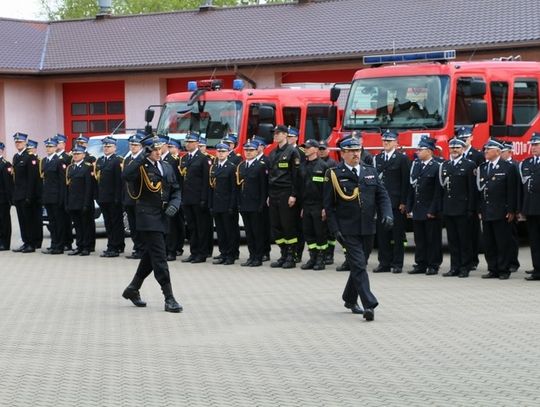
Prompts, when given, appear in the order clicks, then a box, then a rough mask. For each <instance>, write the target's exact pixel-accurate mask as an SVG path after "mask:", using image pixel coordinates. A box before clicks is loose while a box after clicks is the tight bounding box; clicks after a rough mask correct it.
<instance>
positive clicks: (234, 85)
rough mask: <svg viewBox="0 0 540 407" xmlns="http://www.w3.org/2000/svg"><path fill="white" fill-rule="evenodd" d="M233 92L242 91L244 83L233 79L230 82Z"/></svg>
mask: <svg viewBox="0 0 540 407" xmlns="http://www.w3.org/2000/svg"><path fill="white" fill-rule="evenodd" d="M232 88H233V90H242V89H244V81H243V80H242V79H235V80H233V82H232Z"/></svg>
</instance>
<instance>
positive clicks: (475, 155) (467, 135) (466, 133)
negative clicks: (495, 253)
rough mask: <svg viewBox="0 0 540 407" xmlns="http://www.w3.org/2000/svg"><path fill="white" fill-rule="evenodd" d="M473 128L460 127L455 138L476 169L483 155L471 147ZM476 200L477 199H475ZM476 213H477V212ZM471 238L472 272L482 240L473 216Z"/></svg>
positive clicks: (477, 218) (476, 219) (481, 161)
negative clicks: (463, 146) (458, 140)
mask: <svg viewBox="0 0 540 407" xmlns="http://www.w3.org/2000/svg"><path fill="white" fill-rule="evenodd" d="M472 133H473V128H472V126H462V127H460V128H459V129H457V131H456V137H457V138H459V139H460V140H463V141H464V142H465V144H466V145H465V151H464V153H463V155H464V157H465V158H466V159H467V160H471V161H472V162H473V163H474V164H475V165H476V167H477V168H478V167H480V165H481V164H482V163H483V162H484V161H485V158H484V154H482V153H481V152H480V151H478V150H477V149H475V148H474V147H473V146H472V144H471V143H472V140H473V134H472ZM477 199H478V197H477ZM477 213H478V212H477ZM471 236H472V239H471V240H472V245H473V246H472V247H473V270H475V269H476V267H478V263H479V253H480V241H481V240H482V232H481V230H480V219H479V217H478V216H473V217H472V218H471Z"/></svg>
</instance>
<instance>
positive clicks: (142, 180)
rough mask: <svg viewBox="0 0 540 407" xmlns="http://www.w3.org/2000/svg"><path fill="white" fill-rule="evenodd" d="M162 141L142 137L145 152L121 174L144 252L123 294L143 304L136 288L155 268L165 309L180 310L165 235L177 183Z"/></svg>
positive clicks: (175, 203)
mask: <svg viewBox="0 0 540 407" xmlns="http://www.w3.org/2000/svg"><path fill="white" fill-rule="evenodd" d="M163 144H164V141H163V140H162V139H160V138H159V137H157V136H149V137H147V138H146V139H143V140H142V145H143V146H144V153H143V154H141V155H139V156H138V157H137V158H135V159H134V160H132V161H131V162H130V163H129V165H128V166H127V167H126V168H125V169H124V172H123V174H122V176H123V178H124V180H125V181H127V182H128V183H129V185H128V188H129V190H130V193H131V194H132V195H133V199H135V201H136V203H135V211H136V222H137V226H136V227H137V230H138V232H139V233H140V234H141V239H142V241H143V243H144V253H143V256H142V258H141V260H140V262H139V266H138V267H137V271H136V272H135V276H134V277H133V280H132V281H131V283H129V285H128V286H127V287H126V289H125V290H124V292H123V293H122V296H123V297H124V298H125V299H128V300H130V301H131V302H132V303H133V304H134V305H135V306H137V307H145V306H146V302H144V301H143V300H142V299H141V296H140V293H139V290H140V288H141V286H142V284H143V282H144V280H145V278H146V277H148V276H149V275H150V273H152V271H153V272H154V276H155V278H156V280H157V282H158V283H159V285H160V286H161V290H162V292H163V296H164V297H165V311H167V312H175V313H177V312H181V311H182V310H183V307H182V306H181V305H180V304H179V303H178V302H177V301H176V299H175V298H174V295H173V290H172V285H171V278H170V274H169V266H168V265H167V249H166V243H165V235H166V233H167V232H168V230H169V225H168V223H169V220H170V218H171V217H173V216H174V215H175V214H176V212H177V211H178V208H179V207H180V204H181V195H180V186H179V184H178V180H177V178H176V176H175V175H174V170H173V168H172V167H171V166H170V165H169V163H167V162H166V161H163V160H161V147H162V146H163Z"/></svg>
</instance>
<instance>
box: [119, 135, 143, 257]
mask: <svg viewBox="0 0 540 407" xmlns="http://www.w3.org/2000/svg"><path fill="white" fill-rule="evenodd" d="M144 137H146V133H144V132H143V131H140V130H138V131H137V132H136V133H135V134H134V135H132V136H130V137H129V139H128V143H129V153H128V154H127V155H126V157H125V158H124V168H123V169H122V174H123V172H124V170H125V168H126V167H127V166H128V165H129V163H130V162H132V161H133V160H134V159H136V158H137V157H138V156H139V155H141V154H142V152H143V151H142V145H141V140H142V139H143V138H144ZM136 193H137V191H131V190H129V189H128V183H127V182H124V185H123V189H122V204H123V206H124V211H125V212H126V214H127V218H128V224H129V234H130V236H131V240H132V242H133V251H132V252H131V254H129V255H127V256H126V258H128V259H141V258H142V255H143V252H144V243H143V242H142V240H141V236H140V233H139V232H138V231H137V226H136V225H137V223H136V220H135V219H136V214H135V199H134V198H133V197H134V196H136Z"/></svg>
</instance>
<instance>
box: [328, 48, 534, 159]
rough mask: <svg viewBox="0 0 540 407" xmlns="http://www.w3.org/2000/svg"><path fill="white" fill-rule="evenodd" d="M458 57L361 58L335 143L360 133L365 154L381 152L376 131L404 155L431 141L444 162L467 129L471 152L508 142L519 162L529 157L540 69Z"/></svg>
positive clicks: (452, 54) (526, 64)
mask: <svg viewBox="0 0 540 407" xmlns="http://www.w3.org/2000/svg"><path fill="white" fill-rule="evenodd" d="M455 57H456V52H455V51H453V50H449V51H434V52H419V53H407V54H391V55H375V56H365V57H364V65H368V66H369V67H368V68H364V69H362V70H359V71H357V72H356V74H355V75H354V77H353V81H352V84H351V88H350V91H349V95H348V98H347V102H346V106H345V109H344V115H343V120H342V125H341V128H340V131H339V132H337V133H335V134H333V135H332V142H333V143H334V144H333V145H335V143H336V142H337V141H338V140H339V139H340V138H342V137H344V136H346V135H347V134H348V133H351V132H353V131H361V132H362V134H363V142H364V146H365V148H367V149H373V150H376V149H380V148H381V139H380V134H381V132H382V131H384V130H386V129H392V130H395V131H397V132H398V133H399V143H400V145H401V146H402V147H403V148H404V149H409V150H413V149H415V148H416V146H417V144H418V141H419V140H420V138H421V137H422V136H425V135H428V136H430V137H433V138H435V139H437V144H438V146H440V147H441V149H442V154H443V155H444V156H445V157H447V156H448V147H447V141H448V140H449V139H450V138H452V137H453V136H454V134H455V130H456V129H457V128H459V127H461V126H466V125H467V126H474V128H473V145H474V146H475V147H476V148H480V149H481V148H482V147H483V145H484V144H485V142H486V140H487V139H489V138H490V137H493V138H497V139H500V140H506V141H512V142H513V144H514V151H515V157H516V158H518V159H522V158H524V157H525V156H527V155H528V154H529V153H530V152H529V145H528V144H527V141H528V140H529V139H530V136H531V134H532V133H533V132H537V131H540V117H539V113H540V109H539V90H538V84H539V81H540V63H538V62H525V61H517V60H504V59H500V60H490V61H474V62H472V61H471V62H469V61H451V60H453V59H455ZM331 93H333V96H332V100H336V98H337V96H336V94H337V92H331ZM331 144H332V143H331Z"/></svg>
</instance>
